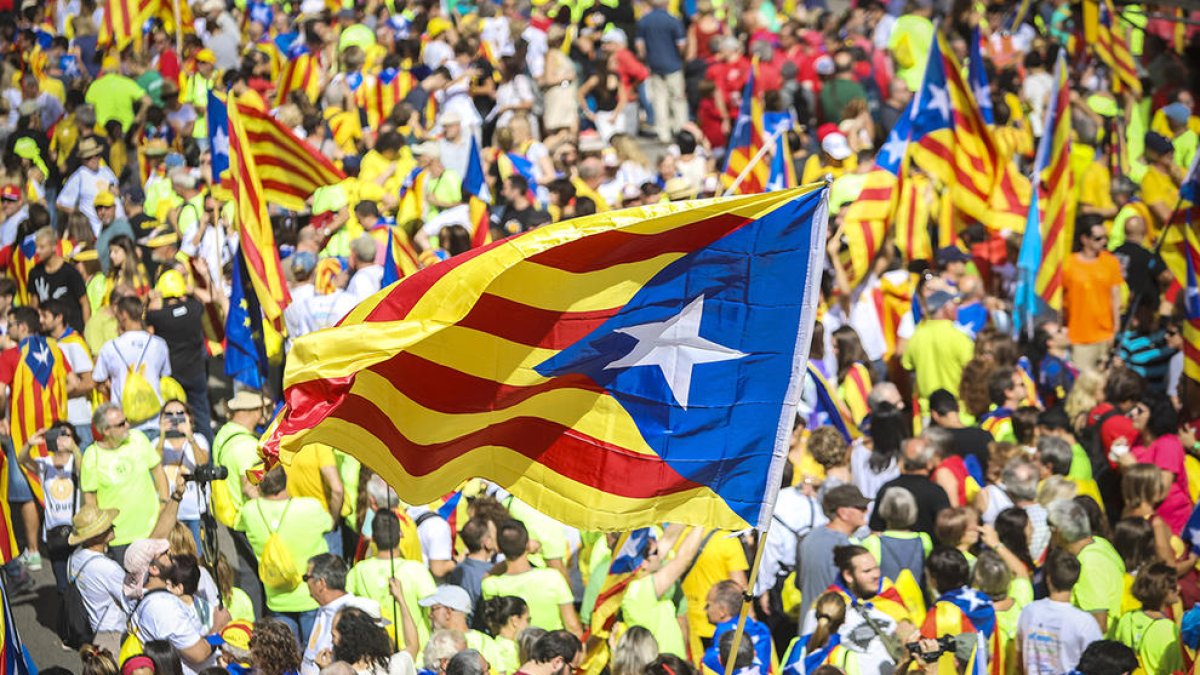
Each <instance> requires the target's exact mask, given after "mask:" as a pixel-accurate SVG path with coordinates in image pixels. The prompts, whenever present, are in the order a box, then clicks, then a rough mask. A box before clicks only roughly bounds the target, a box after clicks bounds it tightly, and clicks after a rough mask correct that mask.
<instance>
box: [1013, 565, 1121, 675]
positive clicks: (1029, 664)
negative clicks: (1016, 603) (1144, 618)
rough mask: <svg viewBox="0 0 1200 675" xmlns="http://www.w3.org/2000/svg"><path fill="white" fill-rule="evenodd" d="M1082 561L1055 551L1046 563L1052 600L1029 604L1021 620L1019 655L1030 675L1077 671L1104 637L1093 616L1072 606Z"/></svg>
mask: <svg viewBox="0 0 1200 675" xmlns="http://www.w3.org/2000/svg"><path fill="white" fill-rule="evenodd" d="M1079 570H1080V567H1079V560H1078V559H1077V558H1076V557H1075V556H1073V555H1071V554H1070V553H1069V552H1067V551H1064V550H1063V549H1058V548H1056V549H1052V550H1051V551H1050V555H1049V557H1048V558H1047V560H1046V587H1047V589H1048V590H1049V591H1050V597H1048V598H1043V599H1041V600H1035V601H1034V602H1032V603H1030V604H1029V605H1026V607H1025V608H1024V609H1022V610H1021V616H1020V618H1019V619H1018V620H1017V652H1018V653H1019V654H1020V658H1021V663H1023V664H1024V666H1025V668H1024V670H1025V673H1027V674H1028V675H1058V673H1065V672H1068V671H1071V670H1074V669H1075V666H1076V665H1078V663H1079V657H1080V656H1081V655H1082V654H1083V650H1084V649H1086V648H1087V646H1088V645H1089V644H1091V643H1092V642H1095V641H1096V640H1099V639H1101V638H1103V637H1104V636H1102V635H1101V634H1100V627H1099V626H1098V625H1097V624H1096V620H1095V619H1094V618H1093V617H1092V615H1091V614H1088V613H1087V612H1085V611H1083V610H1082V609H1079V608H1078V607H1075V606H1074V605H1072V604H1071V589H1073V588H1074V587H1075V583H1076V582H1078V581H1079Z"/></svg>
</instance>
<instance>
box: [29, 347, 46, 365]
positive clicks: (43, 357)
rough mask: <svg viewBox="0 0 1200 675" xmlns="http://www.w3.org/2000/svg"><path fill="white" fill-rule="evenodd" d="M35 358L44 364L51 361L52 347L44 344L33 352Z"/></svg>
mask: <svg viewBox="0 0 1200 675" xmlns="http://www.w3.org/2000/svg"><path fill="white" fill-rule="evenodd" d="M33 358H34V359H35V360H36V361H37V362H38V363H40V364H42V365H46V364H47V363H50V348H49V347H47V346H45V345H43V346H42V348H41V349H39V350H38V351H36V352H33Z"/></svg>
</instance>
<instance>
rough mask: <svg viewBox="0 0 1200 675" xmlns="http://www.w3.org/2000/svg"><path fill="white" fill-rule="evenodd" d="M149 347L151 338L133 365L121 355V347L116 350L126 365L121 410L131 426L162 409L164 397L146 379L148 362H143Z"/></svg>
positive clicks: (143, 346)
mask: <svg viewBox="0 0 1200 675" xmlns="http://www.w3.org/2000/svg"><path fill="white" fill-rule="evenodd" d="M149 348H150V340H148V339H147V340H146V344H144V345H142V353H141V354H139V355H138V358H137V361H136V362H135V363H134V364H133V365H132V366H131V365H129V363H128V362H127V361H126V360H125V357H124V356H121V350H120V349H115V350H114V351H116V353H117V358H119V359H121V363H123V364H124V365H125V386H124V388H123V389H122V390H121V410H122V411H123V412H124V413H125V417H127V418H129V423H130V426H133V425H135V424H141V423H142V422H145V421H146V420H148V419H150V418H151V417H154V416H155V415H157V414H158V411H159V410H161V409H162V399H160V398H159V397H158V392H156V391H154V387H153V386H151V384H150V381H149V380H147V379H146V364H144V363H142V359H144V358H145V357H146V350H147V349H149Z"/></svg>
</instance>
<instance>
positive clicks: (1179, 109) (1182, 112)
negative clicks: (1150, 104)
mask: <svg viewBox="0 0 1200 675" xmlns="http://www.w3.org/2000/svg"><path fill="white" fill-rule="evenodd" d="M1163 114H1164V115H1166V116H1167V119H1169V120H1171V121H1172V122H1175V123H1176V124H1183V123H1185V122H1187V121H1188V118H1189V117H1191V116H1192V111H1191V110H1188V107H1187V106H1186V105H1184V104H1183V103H1180V102H1179V101H1176V102H1174V103H1172V104H1171V105H1169V106H1167V107H1165V108H1163Z"/></svg>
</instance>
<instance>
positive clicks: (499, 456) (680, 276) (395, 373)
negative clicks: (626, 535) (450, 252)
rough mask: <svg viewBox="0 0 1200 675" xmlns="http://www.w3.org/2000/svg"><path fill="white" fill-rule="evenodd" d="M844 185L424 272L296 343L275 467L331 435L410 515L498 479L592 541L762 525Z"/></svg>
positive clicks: (693, 206)
mask: <svg viewBox="0 0 1200 675" xmlns="http://www.w3.org/2000/svg"><path fill="white" fill-rule="evenodd" d="M827 192H828V190H827V188H826V187H825V186H824V185H822V184H817V185H811V186H804V187H801V188H797V189H795V190H787V191H780V192H773V193H769V194H762V195H752V196H746V197H739V198H727V199H712V200H704V201H691V202H675V203H667V204H656V205H653V206H644V207H639V208H635V209H629V210H625V211H619V212H614V213H602V214H597V215H594V216H588V217H585V218H579V219H574V220H570V221H564V222H561V223H555V224H552V225H547V226H544V227H541V228H538V229H535V230H531V231H529V232H526V233H523V234H521V235H519V236H516V237H510V238H508V239H505V240H503V241H500V242H495V243H493V244H490V245H488V246H485V247H482V248H477V249H473V250H472V251H470V252H468V253H464V254H461V255H459V256H455V257H454V258H451V259H449V260H447V261H444V262H441V263H438V264H437V265H433V266H431V267H428V268H426V269H423V270H421V271H420V272H418V273H417V274H415V275H413V276H412V277H409V278H407V279H405V280H404V281H403V282H401V283H399V284H396V285H393V286H390V287H388V288H386V289H384V290H382V291H380V292H379V293H377V294H375V295H373V296H371V297H370V298H367V299H366V300H364V301H363V302H362V303H360V304H359V305H358V306H357V307H356V308H355V309H354V310H352V311H351V312H350V314H349V315H347V316H346V317H345V318H344V319H343V321H342V323H341V324H339V326H337V327H336V328H334V329H331V330H329V331H323V332H322V333H321V334H320V336H319V337H317V336H316V335H315V334H314V335H311V336H303V337H301V338H299V339H298V340H296V342H295V343H294V345H293V348H292V352H291V358H289V360H288V370H287V373H286V375H285V384H284V388H285V392H284V399H285V402H286V406H287V407H286V409H285V412H284V413H283V414H282V415H281V419H280V423H279V425H278V426H277V427H276V429H275V430H274V431H273V433H272V434H271V435H270V437H269V438H268V440H267V442H266V444H265V446H264V457H265V459H266V461H267V463H268V464H273V463H274V462H275V461H277V460H282V461H284V462H288V461H290V458H291V456H292V453H294V452H295V451H296V450H298V449H299V448H300V447H302V446H303V445H306V444H308V443H312V442H333V443H336V444H337V445H338V447H342V448H348V449H353V454H354V455H355V456H356V457H357V458H358V459H360V460H361V461H362V462H364V463H365V464H367V465H368V466H370V467H371V468H372V469H374V470H375V471H377V472H378V473H379V474H380V475H381V476H383V477H384V478H385V479H387V481H388V482H389V483H390V484H392V485H394V486H395V487H396V488H397V490H399V491H401V492H402V493H403V494H406V495H408V497H407V498H408V499H409V500H410V501H413V502H414V503H424V502H428V501H432V500H433V499H436V498H438V497H439V496H441V495H443V494H445V493H447V492H448V491H450V490H453V489H455V488H456V487H457V486H458V485H459V484H460V483H461V482H462V481H463V480H466V479H468V478H472V477H482V478H486V479H489V480H492V481H494V482H496V483H498V484H500V485H501V486H503V487H504V488H505V489H507V490H509V491H510V492H512V493H513V494H514V495H516V496H517V497H518V498H520V499H522V500H524V501H526V502H528V503H529V504H530V505H531V506H533V507H534V508H536V509H538V510H539V511H541V512H543V513H545V514H547V515H549V516H550V517H552V518H555V519H556V520H559V521H561V522H564V523H568V524H570V525H573V526H575V527H580V528H583V529H592V530H609V531H611V530H628V529H630V528H631V527H634V528H636V527H643V526H649V525H652V524H656V523H661V522H678V523H684V524H694V525H703V526H707V527H723V528H728V529H735V530H736V529H744V528H746V527H750V526H759V525H761V524H762V523H763V516H764V514H765V513H767V512H768V509H769V508H770V504H772V503H773V501H774V496H775V492H776V487H777V486H778V484H779V479H778V477H779V472H780V471H781V470H782V466H783V465H782V462H783V461H786V455H787V450H788V440H789V437H790V431H791V426H792V422H793V421H794V417H795V407H796V405H797V404H798V402H799V396H800V390H801V378H802V377H803V374H804V372H805V371H804V364H805V363H806V361H807V353H806V352H807V349H806V346H807V344H808V340H809V339H810V332H811V327H812V324H813V321H814V318H815V316H814V311H815V307H816V297H817V296H816V294H817V292H818V282H819V279H820V266H821V257H822V255H823V251H824V246H823V244H824V241H825V234H824V228H825V220H826V217H827V216H826V212H827V207H826V202H827ZM798 286H799V288H800V289H801V290H800V292H797V290H796V289H797V287H798ZM364 341H367V342H369V344H371V345H372V348H371V349H369V350H364V349H362V345H363V344H365V343H366V342H364ZM398 419H403V420H404V421H405V422H404V424H403V425H402V426H397V424H396V423H395V421H394V420H398ZM735 429H736V433H734V431H733V430H735Z"/></svg>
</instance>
